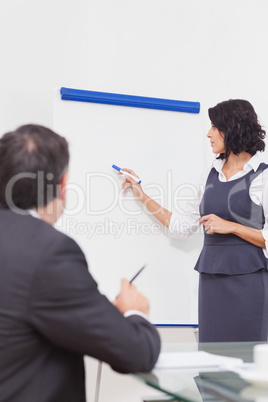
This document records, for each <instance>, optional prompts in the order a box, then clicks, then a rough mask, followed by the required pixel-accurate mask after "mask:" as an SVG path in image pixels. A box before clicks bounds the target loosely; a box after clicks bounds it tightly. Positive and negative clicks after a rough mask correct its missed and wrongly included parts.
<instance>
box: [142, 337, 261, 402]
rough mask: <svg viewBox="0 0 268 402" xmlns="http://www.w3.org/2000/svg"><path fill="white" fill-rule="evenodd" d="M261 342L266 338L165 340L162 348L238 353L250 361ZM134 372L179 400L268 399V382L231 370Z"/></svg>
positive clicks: (259, 400) (165, 350) (243, 358)
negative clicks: (259, 383) (259, 382)
mask: <svg viewBox="0 0 268 402" xmlns="http://www.w3.org/2000/svg"><path fill="white" fill-rule="evenodd" d="M258 343H264V342H241V343H240V342H239V343H199V344H197V343H191V344H188V343H179V344H164V345H163V346H162V352H168V353H169V352H170V353H172V352H190V351H205V352H208V353H213V354H217V355H222V356H229V357H238V358H241V359H242V360H243V361H244V362H245V363H250V362H252V361H253V347H254V345H256V344H258ZM134 376H135V377H136V378H138V379H140V380H142V381H144V382H145V383H146V384H148V385H149V386H151V387H153V388H156V389H158V390H159V391H162V392H164V393H166V394H167V395H170V396H171V397H173V398H174V399H175V400H180V401H189V402H200V401H210V402H212V401H213V402H214V401H240V402H242V401H243V402H246V401H257V402H268V384H267V388H266V387H256V386H252V385H250V384H248V383H247V382H245V381H244V380H242V379H241V378H240V377H239V375H238V374H236V373H234V372H231V371H205V369H202V370H201V371H200V370H198V369H189V368H188V369H182V368H178V369H157V368H155V369H154V370H153V371H152V372H150V373H135V374H134Z"/></svg>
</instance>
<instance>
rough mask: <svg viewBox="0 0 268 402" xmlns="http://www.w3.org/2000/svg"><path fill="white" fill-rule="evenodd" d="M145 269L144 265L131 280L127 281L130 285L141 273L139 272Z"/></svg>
mask: <svg viewBox="0 0 268 402" xmlns="http://www.w3.org/2000/svg"><path fill="white" fill-rule="evenodd" d="M145 267H146V265H144V266H143V267H142V268H141V269H140V270H139V271H138V272H137V273H136V274H135V275H134V276H133V278H132V279H131V280H130V281H129V283H132V282H133V281H134V279H136V278H137V276H138V275H139V274H140V273H141V271H143V270H144V268H145Z"/></svg>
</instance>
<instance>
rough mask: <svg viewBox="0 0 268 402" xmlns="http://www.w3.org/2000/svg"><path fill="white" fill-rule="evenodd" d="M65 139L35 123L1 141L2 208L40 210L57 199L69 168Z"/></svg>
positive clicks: (6, 135) (0, 191)
mask: <svg viewBox="0 0 268 402" xmlns="http://www.w3.org/2000/svg"><path fill="white" fill-rule="evenodd" d="M68 164H69V150H68V143H67V141H66V140H65V138H63V137H61V136H60V135H58V134H56V133H54V132H53V131H52V130H50V129H48V128H46V127H43V126H39V125H34V124H28V125H25V126H21V127H19V128H18V129H17V130H15V131H12V132H9V133H6V134H4V135H3V136H2V137H1V139H0V207H1V208H11V207H14V206H15V207H17V208H19V209H30V208H39V207H43V206H45V205H47V204H48V203H49V202H50V201H52V200H53V198H55V197H57V196H58V189H59V186H58V185H59V183H60V180H61V178H62V177H63V175H64V173H65V172H66V171H67V169H68Z"/></svg>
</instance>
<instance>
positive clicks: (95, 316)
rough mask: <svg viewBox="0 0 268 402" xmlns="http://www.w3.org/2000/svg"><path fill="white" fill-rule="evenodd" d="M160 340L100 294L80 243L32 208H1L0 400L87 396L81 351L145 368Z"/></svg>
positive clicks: (68, 401) (118, 366)
mask: <svg viewBox="0 0 268 402" xmlns="http://www.w3.org/2000/svg"><path fill="white" fill-rule="evenodd" d="M159 349H160V340H159V335H158V333H157V331H156V330H155V328H154V326H153V325H151V324H150V323H149V322H148V321H147V320H145V319H144V318H142V317H140V316H138V315H133V316H130V317H128V318H124V317H123V315H122V314H121V313H120V312H119V311H118V310H117V309H116V308H115V307H114V306H113V305H112V304H111V303H110V302H109V301H108V299H107V298H106V297H105V296H103V295H101V294H100V293H99V291H98V288H97V284H96V282H95V281H94V279H93V278H92V276H91V275H90V273H89V272H88V266H87V263H86V260H85V257H84V254H83V253H82V251H81V249H80V248H79V247H78V245H77V244H76V243H75V242H74V241H73V240H72V239H70V238H69V237H67V236H66V235H64V234H62V233H60V232H59V231H57V230H56V229H54V228H53V227H52V226H50V225H48V224H46V223H45V222H43V221H42V220H40V219H37V218H34V217H32V216H30V215H27V216H25V215H24V216H22V215H18V214H15V213H13V212H11V211H9V210H0V401H1V402H2V401H5V402H11V401H12V402H24V401H25V402H78V401H83V400H85V385H84V363H83V355H89V356H92V357H94V358H96V359H99V360H102V361H104V362H107V363H108V364H110V365H111V366H112V368H113V369H114V370H116V371H118V372H122V373H126V372H135V371H150V370H151V369H152V367H153V366H154V364H155V362H156V359H157V357H158V354H159Z"/></svg>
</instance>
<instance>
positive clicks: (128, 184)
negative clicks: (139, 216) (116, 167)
mask: <svg viewBox="0 0 268 402" xmlns="http://www.w3.org/2000/svg"><path fill="white" fill-rule="evenodd" d="M121 170H123V171H124V172H126V173H130V174H132V176H135V177H137V178H138V179H139V177H138V176H137V175H136V173H135V172H133V170H131V169H126V168H122V169H121ZM119 174H122V173H120V172H119ZM128 188H131V190H132V191H133V194H134V196H135V197H136V198H137V199H138V200H140V201H143V198H144V192H143V190H142V187H141V185H140V184H138V183H137V182H136V181H135V180H133V179H132V177H130V176H126V178H125V180H124V181H123V183H122V189H123V193H125V192H126V190H127V189H128Z"/></svg>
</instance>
